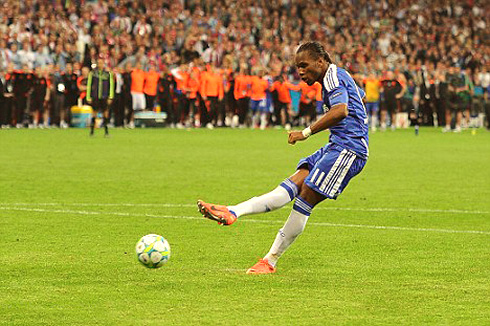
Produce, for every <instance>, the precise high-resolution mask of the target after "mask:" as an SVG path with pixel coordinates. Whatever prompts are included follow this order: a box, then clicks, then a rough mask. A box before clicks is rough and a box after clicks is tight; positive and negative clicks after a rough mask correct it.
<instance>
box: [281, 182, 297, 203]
mask: <svg viewBox="0 0 490 326" xmlns="http://www.w3.org/2000/svg"><path fill="white" fill-rule="evenodd" d="M279 186H281V187H283V188H284V189H286V191H287V192H288V194H289V199H291V200H293V199H294V197H296V196H297V195H298V186H297V185H296V184H295V183H294V182H292V181H291V180H290V179H286V180H284V181H283V182H281V184H280V185H279Z"/></svg>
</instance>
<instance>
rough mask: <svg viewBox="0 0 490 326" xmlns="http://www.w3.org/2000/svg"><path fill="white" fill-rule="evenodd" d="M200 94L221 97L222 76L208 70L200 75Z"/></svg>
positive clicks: (222, 92) (222, 91)
mask: <svg viewBox="0 0 490 326" xmlns="http://www.w3.org/2000/svg"><path fill="white" fill-rule="evenodd" d="M200 92H201V95H202V96H217V97H219V98H223V94H224V90H223V77H221V75H219V74H215V73H212V72H208V73H206V74H204V76H201V90H200Z"/></svg>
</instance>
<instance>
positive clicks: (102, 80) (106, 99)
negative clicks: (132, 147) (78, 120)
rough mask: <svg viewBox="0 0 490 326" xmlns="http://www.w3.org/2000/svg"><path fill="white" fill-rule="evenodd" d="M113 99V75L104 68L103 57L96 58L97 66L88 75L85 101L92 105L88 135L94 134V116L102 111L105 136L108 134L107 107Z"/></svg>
mask: <svg viewBox="0 0 490 326" xmlns="http://www.w3.org/2000/svg"><path fill="white" fill-rule="evenodd" d="M113 99H114V76H113V75H112V72H111V71H108V70H106V69H104V59H102V58H99V59H97V68H96V69H95V70H92V71H91V72H90V73H89V75H88V81H87V102H88V103H89V104H91V105H92V109H93V110H92V121H91V124H90V136H93V135H94V127H95V118H96V117H97V113H98V112H99V111H102V113H103V116H104V131H105V136H106V137H107V136H109V129H108V127H107V124H108V123H109V107H110V105H111V104H112V100H113Z"/></svg>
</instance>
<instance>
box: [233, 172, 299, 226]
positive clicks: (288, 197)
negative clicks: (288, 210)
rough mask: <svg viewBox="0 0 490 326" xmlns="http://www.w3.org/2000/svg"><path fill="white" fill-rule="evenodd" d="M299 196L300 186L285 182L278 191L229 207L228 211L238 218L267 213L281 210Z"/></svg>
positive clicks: (287, 180)
mask: <svg viewBox="0 0 490 326" xmlns="http://www.w3.org/2000/svg"><path fill="white" fill-rule="evenodd" d="M297 195H298V186H296V184H295V183H294V182H292V181H291V180H289V179H286V180H284V181H283V182H282V183H281V184H280V185H279V186H278V187H277V188H276V189H274V190H272V191H271V192H268V193H266V194H264V195H262V196H259V197H253V198H250V199H249V200H247V201H245V202H243V203H240V204H238V205H235V206H228V209H229V210H230V211H232V212H233V213H235V215H236V216H237V217H240V216H243V215H249V214H257V213H265V212H269V211H273V210H275V209H278V208H281V207H282V206H284V205H286V204H287V203H289V202H290V201H292V200H293V199H294V197H296V196H297Z"/></svg>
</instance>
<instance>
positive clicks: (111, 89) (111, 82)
mask: <svg viewBox="0 0 490 326" xmlns="http://www.w3.org/2000/svg"><path fill="white" fill-rule="evenodd" d="M113 99H114V75H113V74H112V71H109V98H108V99H107V103H108V104H109V105H111V104H112V100H113Z"/></svg>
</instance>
